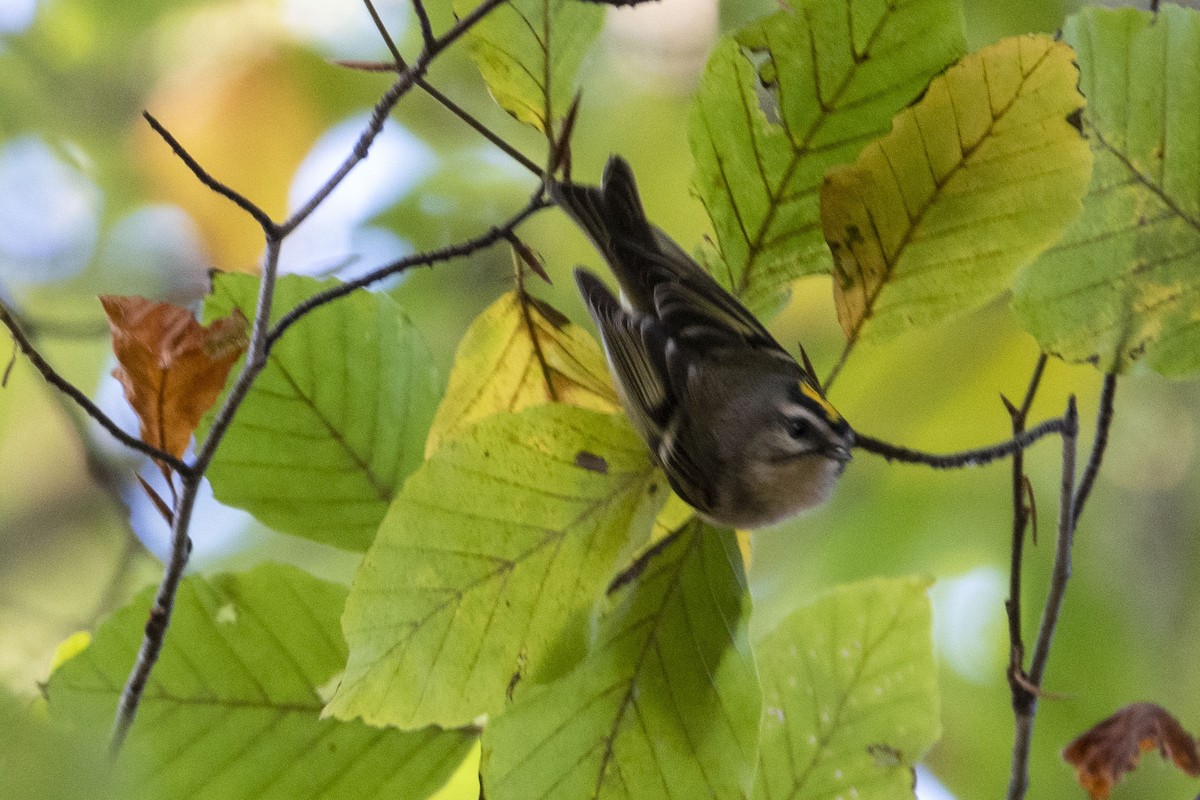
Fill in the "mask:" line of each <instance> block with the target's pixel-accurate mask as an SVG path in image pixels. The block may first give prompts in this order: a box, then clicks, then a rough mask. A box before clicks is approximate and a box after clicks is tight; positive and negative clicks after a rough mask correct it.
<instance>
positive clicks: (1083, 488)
mask: <svg viewBox="0 0 1200 800" xmlns="http://www.w3.org/2000/svg"><path fill="white" fill-rule="evenodd" d="M1116 396H1117V376H1116V375H1115V374H1113V373H1111V372H1110V373H1108V374H1107V375H1105V376H1104V388H1103V389H1101V390H1100V408H1099V410H1098V411H1097V412H1096V436H1095V438H1094V439H1093V440H1092V453H1091V455H1090V456H1089V457H1088V463H1087V466H1086V467H1085V468H1084V470H1083V477H1082V478H1081V479H1080V481H1079V491H1077V492H1076V493H1075V508H1074V510H1073V511H1072V517H1073V518H1074V520H1075V524H1076V525H1078V524H1079V517H1080V515H1081V514H1083V504H1084V503H1086V502H1087V499H1088V497H1089V496H1090V495H1091V493H1092V487H1093V486H1094V485H1095V484H1096V476H1097V475H1099V474H1100V464H1101V462H1102V461H1103V460H1104V451H1105V449H1106V448H1107V447H1108V431H1109V429H1110V428H1111V427H1112V420H1113V405H1114V402H1115V400H1116Z"/></svg>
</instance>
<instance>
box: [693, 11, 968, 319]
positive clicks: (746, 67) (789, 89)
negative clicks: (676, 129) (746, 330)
mask: <svg viewBox="0 0 1200 800" xmlns="http://www.w3.org/2000/svg"><path fill="white" fill-rule="evenodd" d="M729 5H730V6H733V5H734V4H729ZM918 31H919V32H920V33H919V34H918V33H917V32H918ZM965 51H966V44H965V42H964V41H963V17H962V3H961V2H960V1H959V0H792V2H791V3H789V4H786V5H785V6H784V8H783V9H782V10H780V11H779V12H778V13H776V14H773V15H771V16H769V17H766V18H764V19H761V20H758V21H756V22H753V23H751V24H750V25H748V26H746V27H745V28H743V29H742V30H740V31H738V32H737V33H735V34H733V35H731V36H726V37H725V38H723V39H722V40H721V41H720V42H719V43H718V44H717V46H716V47H715V48H714V49H713V52H712V55H711V56H710V57H709V60H708V66H707V67H706V68H705V70H704V76H703V77H702V78H701V80H700V87H699V91H698V92H697V94H696V102H695V104H694V105H693V108H692V114H691V119H690V121H689V123H688V139H689V141H690V143H691V149H692V154H693V156H694V157H695V159H696V178H695V185H696V192H697V194H698V195H699V196H700V199H701V200H702V201H703V203H704V207H705V209H706V210H707V211H708V216H709V218H710V219H711V220H712V225H713V231H714V233H715V234H716V245H717V248H716V249H719V251H720V252H719V254H718V253H713V252H708V253H706V261H707V262H708V264H709V266H710V269H711V270H712V272H713V275H714V277H716V278H717V280H719V281H721V282H722V283H723V284H724V285H725V286H726V287H727V288H729V289H730V290H732V291H733V292H734V293H735V294H737V295H738V296H739V297H740V298H741V299H742V301H743V302H745V303H746V305H748V306H749V307H750V308H751V309H752V310H753V311H755V312H757V313H764V312H771V311H774V310H775V309H777V308H779V307H780V305H781V304H782V301H783V300H784V299H785V297H784V295H785V294H786V292H787V289H788V286H789V285H790V284H791V283H792V281H794V280H795V279H797V278H799V277H801V276H803V275H809V274H812V273H816V272H827V271H828V270H829V267H830V261H829V251H828V249H827V248H826V247H825V242H824V241H823V240H822V238H821V220H820V216H819V213H818V208H817V196H818V192H819V191H820V187H821V178H822V176H823V175H824V174H825V171H826V170H827V169H829V168H830V167H831V166H833V165H834V164H840V163H843V162H847V161H851V160H853V159H854V156H855V154H857V153H858V152H859V151H860V150H861V149H862V147H863V145H865V144H866V143H867V142H869V141H871V140H872V139H874V138H876V137H878V136H882V135H883V134H885V133H887V131H888V126H889V124H890V123H891V120H892V116H893V115H895V114H896V113H897V112H898V111H900V110H901V109H902V108H904V107H905V106H907V105H908V104H909V103H911V102H912V101H913V100H914V99H915V98H916V97H918V96H919V95H920V93H921V92H922V90H923V89H924V88H925V86H926V85H927V84H928V83H929V81H930V79H931V78H933V77H934V76H935V75H937V74H938V73H940V72H942V71H943V70H944V69H945V68H946V67H948V66H949V65H950V64H952V63H954V61H956V60H957V59H958V58H959V57H960V56H961V55H962V54H963V53H964V52H965ZM711 249H712V248H710V250H711Z"/></svg>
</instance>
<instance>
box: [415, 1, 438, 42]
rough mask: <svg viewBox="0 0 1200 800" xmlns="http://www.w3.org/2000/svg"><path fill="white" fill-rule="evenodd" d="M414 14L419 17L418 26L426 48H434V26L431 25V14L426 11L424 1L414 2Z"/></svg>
mask: <svg viewBox="0 0 1200 800" xmlns="http://www.w3.org/2000/svg"><path fill="white" fill-rule="evenodd" d="M412 6H413V13H414V14H416V15H417V24H419V25H420V26H421V39H422V41H424V42H425V48H426V49H429V48H430V47H432V46H433V43H434V39H433V26H432V25H431V24H430V23H429V12H428V11H426V10H425V3H424V2H422V0H412Z"/></svg>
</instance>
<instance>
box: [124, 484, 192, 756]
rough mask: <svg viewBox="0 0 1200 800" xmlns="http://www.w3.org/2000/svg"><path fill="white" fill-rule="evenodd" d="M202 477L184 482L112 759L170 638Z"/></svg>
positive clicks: (125, 691) (132, 672) (128, 685)
mask: <svg viewBox="0 0 1200 800" xmlns="http://www.w3.org/2000/svg"><path fill="white" fill-rule="evenodd" d="M200 480H201V479H200V476H199V475H198V474H197V475H190V476H188V477H186V478H184V481H183V494H182V495H181V496H180V499H179V505H178V507H177V508H176V509H175V524H174V525H172V526H171V555H170V558H169V559H168V560H167V568H166V571H165V572H164V573H163V579H162V582H161V583H160V584H159V587H158V592H157V594H155V596H154V605H153V606H151V608H150V617H149V619H147V620H146V631H145V635H144V636H143V637H142V645H141V648H139V650H138V654H137V660H136V661H135V662H134V665H133V669H132V671H131V672H130V673H129V679H128V680H127V681H126V683H125V688H124V689H123V690H122V692H121V699H120V700H119V701H118V704H117V714H116V717H115V718H114V720H113V729H112V734H111V736H110V737H109V753H110V754H111V755H113V756H116V754H117V753H118V752H119V751H120V749H121V745H122V744H124V742H125V737H126V736H128V735H129V728H130V726H132V725H133V720H134V717H135V716H136V715H137V709H138V705H139V704H140V703H141V700H142V693H143V692H144V691H145V690H146V682H147V681H148V680H149V679H150V672H151V670H153V669H154V664H155V663H156V662H157V661H158V656H159V653H160V652H162V646H163V640H164V638H165V637H166V634H167V626H168V625H169V624H170V622H171V611H172V609H173V608H174V606H175V593H176V592H177V591H178V589H179V581H180V580H182V578H183V569H184V567H185V566H187V560H188V556H189V555H190V554H191V551H192V540H191V539H190V538H189V537H188V532H187V531H188V526H189V524H190V523H191V520H192V510H193V509H194V508H195V504H196V494H197V492H198V490H199V488H200Z"/></svg>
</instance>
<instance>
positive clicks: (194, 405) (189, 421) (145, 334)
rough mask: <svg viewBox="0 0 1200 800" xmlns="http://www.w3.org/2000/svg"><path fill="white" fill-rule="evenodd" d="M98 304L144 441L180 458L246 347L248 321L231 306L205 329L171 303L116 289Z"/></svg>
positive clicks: (117, 371)
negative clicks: (119, 292)
mask: <svg viewBox="0 0 1200 800" xmlns="http://www.w3.org/2000/svg"><path fill="white" fill-rule="evenodd" d="M100 302H101V303H102V304H103V305H104V311H105V313H106V314H108V325H109V328H110V329H111V330H112V342H113V352H114V353H115V354H116V356H117V361H118V362H119V364H120V366H118V367H117V368H116V369H115V370H113V376H114V377H115V378H116V379H117V380H119V381H120V382H121V385H122V386H124V387H125V398H126V399H127V400H129V404H130V405H131V406H133V410H134V411H136V412H137V415H138V420H139V421H140V422H141V429H142V430H141V436H142V440H143V441H144V442H146V443H147V444H152V445H154V446H155V447H157V448H159V449H161V450H165V451H167V452H168V453H170V454H171V455H174V456H178V457H182V456H183V452H184V450H186V449H187V446H188V441H189V440H190V439H191V437H192V432H193V431H194V430H196V426H197V425H199V424H200V418H201V417H202V416H204V412H205V411H207V410H208V409H209V408H210V407H211V406H212V404H213V403H215V402H216V400H217V396H218V395H219V394H220V393H221V389H222V388H223V387H224V386H225V378H226V377H227V376H228V375H229V370H230V368H232V367H233V365H234V363H235V362H236V361H237V360H238V358H239V357H240V356H241V354H242V352H243V351H245V349H246V338H247V331H248V329H249V323H247V321H246V318H245V317H244V316H243V315H242V313H241V311H238V310H236V309H235V310H234V312H233V313H232V314H230V315H229V316H228V317H225V318H224V319H219V320H217V321H215V322H213V323H212V324H211V325H209V326H208V327H205V326H203V325H201V324H200V323H199V322H197V321H196V318H195V317H193V316H192V312H190V311H188V310H187V309H186V308H180V307H179V306H174V305H171V304H170V303H156V302H153V301H151V300H147V299H145V298H144V297H118V296H115V295H102V296H101V297H100Z"/></svg>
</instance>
